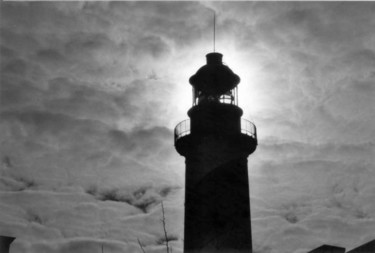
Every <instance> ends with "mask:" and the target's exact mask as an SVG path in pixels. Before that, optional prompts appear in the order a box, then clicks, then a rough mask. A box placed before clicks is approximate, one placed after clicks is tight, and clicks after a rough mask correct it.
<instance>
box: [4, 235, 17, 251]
mask: <svg viewBox="0 0 375 253" xmlns="http://www.w3.org/2000/svg"><path fill="white" fill-rule="evenodd" d="M15 239H16V238H15V237H10V236H2V235H0V253H9V248H10V244H11V243H12V242H13V241H14V240H15Z"/></svg>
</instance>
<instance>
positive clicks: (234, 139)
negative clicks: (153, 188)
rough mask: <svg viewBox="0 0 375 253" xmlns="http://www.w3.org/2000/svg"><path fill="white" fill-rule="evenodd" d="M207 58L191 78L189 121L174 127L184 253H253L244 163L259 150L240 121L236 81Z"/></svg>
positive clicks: (213, 57) (216, 57) (252, 132)
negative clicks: (182, 172) (180, 162)
mask: <svg viewBox="0 0 375 253" xmlns="http://www.w3.org/2000/svg"><path fill="white" fill-rule="evenodd" d="M222 58H223V55H222V54H220V53H216V52H214V53H209V54H207V55H206V60H207V63H206V65H204V66H203V67H201V68H200V69H199V70H198V71H197V73H196V74H195V75H193V76H192V77H191V78H190V80H189V81H190V84H191V85H192V87H193V105H192V107H191V108H190V110H189V111H188V116H189V118H190V119H188V120H185V121H182V122H181V123H179V124H178V125H177V126H176V128H175V136H174V140H175V147H176V150H177V152H178V153H179V154H180V155H182V156H184V157H185V158H186V159H185V163H186V179H185V180H186V181H185V228H184V234H185V235H184V252H185V253H198V252H199V253H224V252H225V253H237V252H246V253H251V252H252V239H251V219H250V197H249V180H248V171H247V158H248V156H249V155H250V154H252V153H253V152H254V151H255V149H256V146H257V132H256V127H255V125H254V124H252V123H251V122H249V121H247V120H245V119H241V116H242V114H243V111H242V109H241V108H240V107H238V88H237V85H238V84H239V82H240V78H239V77H238V76H237V75H236V74H234V73H233V71H232V70H231V69H230V68H229V67H228V66H226V65H224V64H223V62H222Z"/></svg>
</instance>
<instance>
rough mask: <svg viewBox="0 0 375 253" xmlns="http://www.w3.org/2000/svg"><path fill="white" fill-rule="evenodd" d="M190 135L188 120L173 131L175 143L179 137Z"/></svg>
mask: <svg viewBox="0 0 375 253" xmlns="http://www.w3.org/2000/svg"><path fill="white" fill-rule="evenodd" d="M188 134H190V119H186V120H184V121H181V122H180V123H178V124H177V126H176V128H175V129H174V140H175V141H177V140H178V139H180V138H181V137H183V136H185V135H188Z"/></svg>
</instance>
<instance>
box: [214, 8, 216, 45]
mask: <svg viewBox="0 0 375 253" xmlns="http://www.w3.org/2000/svg"><path fill="white" fill-rule="evenodd" d="M215 33H216V12H215V11H214V52H215V39H216V34H215Z"/></svg>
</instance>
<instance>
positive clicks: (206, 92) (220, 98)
mask: <svg viewBox="0 0 375 253" xmlns="http://www.w3.org/2000/svg"><path fill="white" fill-rule="evenodd" d="M222 58H223V55H222V54H220V53H209V54H207V55H206V60H207V64H206V65H204V66H203V67H201V68H200V69H199V70H198V71H197V73H196V74H195V75H193V76H192V77H190V80H189V82H190V84H191V85H192V86H193V106H195V105H198V104H206V103H225V104H233V105H237V104H238V95H237V85H238V83H239V82H240V78H239V76H237V75H236V74H235V73H233V71H232V70H231V69H230V68H229V67H228V66H226V65H224V64H223V62H222Z"/></svg>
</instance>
